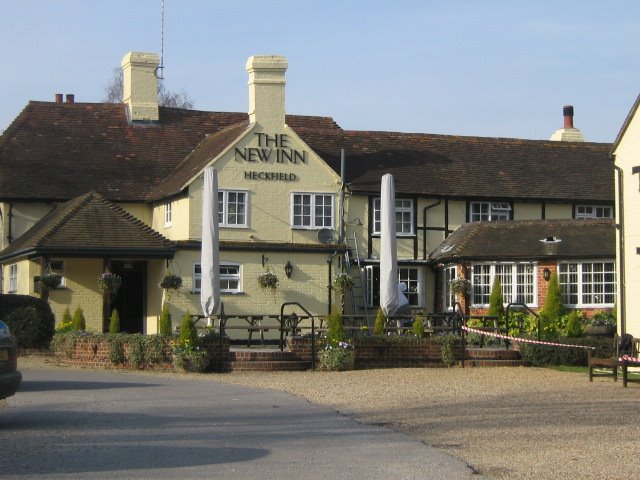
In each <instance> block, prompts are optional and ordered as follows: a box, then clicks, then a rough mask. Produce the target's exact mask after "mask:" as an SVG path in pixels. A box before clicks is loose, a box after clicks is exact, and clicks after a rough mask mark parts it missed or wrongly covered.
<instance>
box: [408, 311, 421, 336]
mask: <svg viewBox="0 0 640 480" xmlns="http://www.w3.org/2000/svg"><path fill="white" fill-rule="evenodd" d="M411 328H412V330H413V334H414V335H415V336H416V337H418V338H422V337H424V319H423V318H422V317H421V316H420V315H418V316H417V317H416V318H415V320H414V321H413V325H412V326H411Z"/></svg>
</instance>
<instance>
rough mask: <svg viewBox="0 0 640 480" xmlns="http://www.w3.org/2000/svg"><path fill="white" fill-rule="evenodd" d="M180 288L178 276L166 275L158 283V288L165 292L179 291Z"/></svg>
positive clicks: (179, 277)
mask: <svg viewBox="0 0 640 480" xmlns="http://www.w3.org/2000/svg"><path fill="white" fill-rule="evenodd" d="M181 287H182V277H181V276H180V275H174V274H173V273H167V274H166V275H165V276H164V278H163V279H162V280H161V281H160V288H164V289H166V290H179V289H180V288H181Z"/></svg>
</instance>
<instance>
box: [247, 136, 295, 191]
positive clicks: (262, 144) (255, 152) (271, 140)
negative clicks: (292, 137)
mask: <svg viewBox="0 0 640 480" xmlns="http://www.w3.org/2000/svg"><path fill="white" fill-rule="evenodd" d="M255 135H256V137H257V138H258V146H257V147H245V148H238V147H236V149H235V160H236V161H238V162H253V163H256V164H257V163H275V164H278V163H279V164H295V165H299V164H306V163H307V152H306V151H305V150H302V151H300V150H295V149H293V148H290V147H289V137H288V136H287V135H285V134H284V133H276V134H275V135H269V134H267V133H256V134H255ZM244 178H245V180H267V181H268V180H276V181H281V182H293V181H295V180H297V179H298V177H297V175H296V174H295V173H285V172H257V171H245V172H244Z"/></svg>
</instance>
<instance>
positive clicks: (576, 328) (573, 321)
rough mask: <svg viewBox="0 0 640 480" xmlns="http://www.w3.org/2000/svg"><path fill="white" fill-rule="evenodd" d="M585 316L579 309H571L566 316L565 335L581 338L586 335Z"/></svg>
mask: <svg viewBox="0 0 640 480" xmlns="http://www.w3.org/2000/svg"><path fill="white" fill-rule="evenodd" d="M583 323H584V316H583V315H582V313H581V312H580V311H578V310H573V311H571V312H570V313H569V314H568V315H566V317H565V325H564V336H565V337H570V338H579V337H582V336H584V327H583Z"/></svg>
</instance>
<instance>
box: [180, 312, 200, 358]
mask: <svg viewBox="0 0 640 480" xmlns="http://www.w3.org/2000/svg"><path fill="white" fill-rule="evenodd" d="M180 345H181V346H182V347H183V348H188V349H191V348H195V347H197V346H198V331H197V330H196V324H195V323H194V322H193V319H192V318H191V315H190V314H189V313H185V314H184V315H183V316H182V323H181V324H180Z"/></svg>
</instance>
